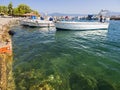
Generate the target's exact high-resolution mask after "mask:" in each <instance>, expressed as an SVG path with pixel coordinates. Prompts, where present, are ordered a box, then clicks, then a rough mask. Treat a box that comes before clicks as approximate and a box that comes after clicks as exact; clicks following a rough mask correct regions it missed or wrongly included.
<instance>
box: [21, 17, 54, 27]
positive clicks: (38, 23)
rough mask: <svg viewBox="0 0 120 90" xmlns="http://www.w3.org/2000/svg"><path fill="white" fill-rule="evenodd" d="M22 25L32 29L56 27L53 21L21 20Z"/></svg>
mask: <svg viewBox="0 0 120 90" xmlns="http://www.w3.org/2000/svg"><path fill="white" fill-rule="evenodd" d="M20 24H21V25H23V26H30V27H54V26H55V25H54V23H53V21H47V20H38V19H26V20H21V21H20Z"/></svg>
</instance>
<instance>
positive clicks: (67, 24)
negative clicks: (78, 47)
mask: <svg viewBox="0 0 120 90" xmlns="http://www.w3.org/2000/svg"><path fill="white" fill-rule="evenodd" d="M55 27H56V29H61V30H95V29H108V27H109V23H108V22H104V23H103V22H75V21H57V22H56V23H55Z"/></svg>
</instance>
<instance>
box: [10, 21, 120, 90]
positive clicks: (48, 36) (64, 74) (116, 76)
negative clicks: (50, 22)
mask: <svg viewBox="0 0 120 90" xmlns="http://www.w3.org/2000/svg"><path fill="white" fill-rule="evenodd" d="M12 29H13V30H14V31H15V32H16V34H15V36H13V52H14V65H13V73H14V77H15V82H16V90H49V89H50V90H120V21H110V26H109V29H108V30H94V31H56V30H55V29H54V28H25V27H22V26H17V27H13V28H12Z"/></svg>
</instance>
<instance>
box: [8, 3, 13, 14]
mask: <svg viewBox="0 0 120 90" xmlns="http://www.w3.org/2000/svg"><path fill="white" fill-rule="evenodd" d="M8 14H9V15H13V5H12V2H10V3H9V5H8Z"/></svg>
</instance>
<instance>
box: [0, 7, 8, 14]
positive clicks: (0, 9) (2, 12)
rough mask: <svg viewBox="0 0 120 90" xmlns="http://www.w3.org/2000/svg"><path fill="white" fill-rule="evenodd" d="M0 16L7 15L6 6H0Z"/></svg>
mask: <svg viewBox="0 0 120 90" xmlns="http://www.w3.org/2000/svg"><path fill="white" fill-rule="evenodd" d="M0 13H1V14H8V8H7V7H6V6H0Z"/></svg>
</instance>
